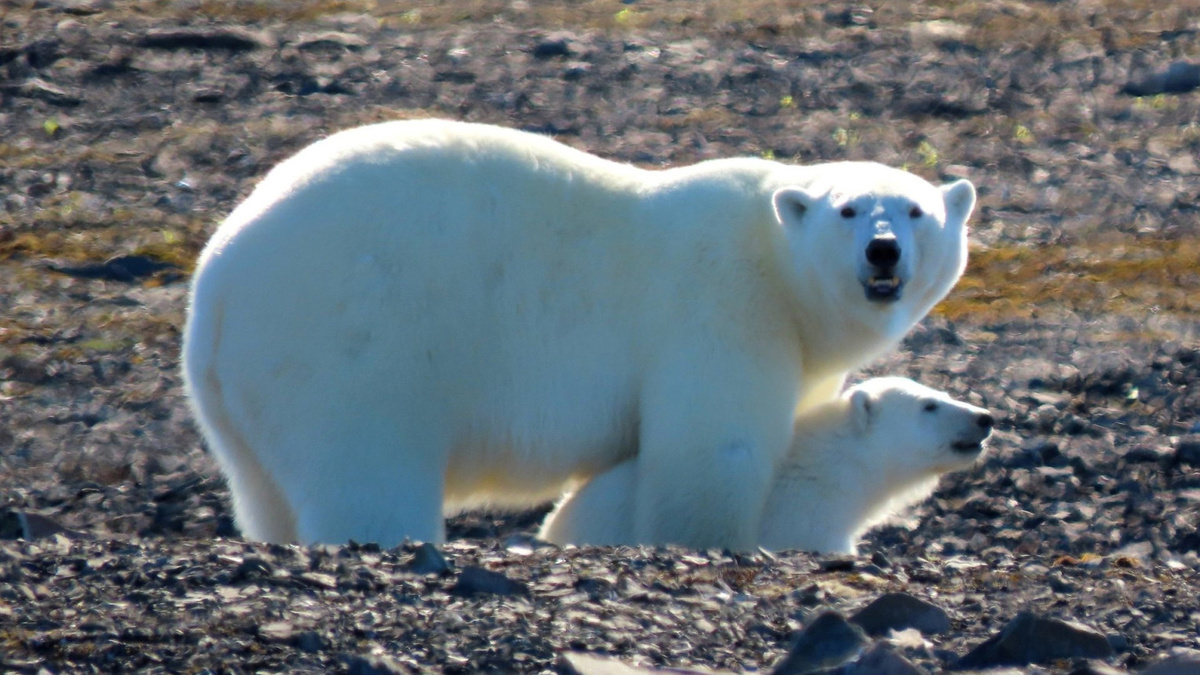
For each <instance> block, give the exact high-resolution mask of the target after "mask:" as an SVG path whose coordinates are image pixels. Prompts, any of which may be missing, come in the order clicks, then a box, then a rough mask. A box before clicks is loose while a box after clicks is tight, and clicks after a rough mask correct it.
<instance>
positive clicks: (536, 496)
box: [443, 420, 637, 513]
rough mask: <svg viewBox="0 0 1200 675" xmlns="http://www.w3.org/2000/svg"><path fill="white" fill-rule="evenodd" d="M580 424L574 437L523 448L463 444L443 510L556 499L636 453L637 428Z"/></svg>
mask: <svg viewBox="0 0 1200 675" xmlns="http://www.w3.org/2000/svg"><path fill="white" fill-rule="evenodd" d="M579 422H582V423H581V424H577V425H575V426H576V427H577V428H576V429H573V430H572V431H575V432H576V433H574V434H565V433H558V434H546V437H544V438H539V439H537V440H536V441H527V442H525V443H523V444H515V443H511V442H510V443H502V442H497V441H496V440H492V441H485V440H473V441H468V442H466V443H462V444H460V445H458V446H457V447H455V448H454V449H453V450H452V452H451V453H450V456H449V458H448V460H449V461H448V464H447V469H446V477H445V495H444V499H443V503H444V505H445V509H444V510H445V511H446V512H447V513H455V512H458V511H462V510H464V509H469V508H475V507H480V506H509V507H519V506H532V505H536V504H540V503H544V502H547V501H552V500H554V499H557V498H558V497H560V496H562V493H563V492H564V491H566V490H567V489H568V488H571V487H572V486H573V485H574V484H576V483H579V482H582V481H584V480H586V479H587V478H590V477H591V476H593V475H596V474H597V473H600V472H602V471H605V470H607V469H609V468H611V467H613V466H615V465H617V464H619V463H620V462H622V461H624V460H626V459H628V458H631V457H633V456H634V455H635V454H636V447H637V439H636V425H634V424H627V425H625V426H623V427H613V428H610V429H599V428H595V427H596V424H595V423H594V422H595V421H591V422H592V423H590V424H589V423H588V421H586V420H580V421H579ZM588 427H592V428H591V429H588ZM499 436H501V435H500V434H497V438H499Z"/></svg>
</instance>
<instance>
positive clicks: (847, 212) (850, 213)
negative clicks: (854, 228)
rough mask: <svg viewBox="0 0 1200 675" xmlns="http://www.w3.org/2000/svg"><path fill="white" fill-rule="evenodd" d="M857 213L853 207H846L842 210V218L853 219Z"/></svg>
mask: <svg viewBox="0 0 1200 675" xmlns="http://www.w3.org/2000/svg"><path fill="white" fill-rule="evenodd" d="M857 213H858V212H857V211H855V210H854V207H853V206H846V207H844V208H842V217H843V218H853V217H854V216H855V215H856V214H857Z"/></svg>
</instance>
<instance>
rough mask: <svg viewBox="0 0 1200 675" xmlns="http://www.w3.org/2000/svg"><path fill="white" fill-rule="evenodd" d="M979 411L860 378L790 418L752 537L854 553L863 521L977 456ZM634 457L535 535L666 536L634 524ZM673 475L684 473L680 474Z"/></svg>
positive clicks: (557, 539) (984, 424)
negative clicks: (785, 446) (786, 446)
mask: <svg viewBox="0 0 1200 675" xmlns="http://www.w3.org/2000/svg"><path fill="white" fill-rule="evenodd" d="M986 416H987V411H986V410H984V409H982V408H978V407H975V406H973V405H970V404H967V403H962V402H958V401H954V400H952V399H951V398H950V397H949V396H947V395H946V394H943V393H941V392H938V391H934V390H932V389H929V388H928V387H924V386H922V385H920V384H917V383H916V382H913V381H912V380H907V379H903V378H897V377H887V378H877V379H874V380H868V381H867V382H864V383H863V384H861V385H859V386H857V387H853V388H851V389H850V390H849V391H847V392H846V393H845V395H843V396H842V397H841V398H840V399H838V400H836V401H833V402H831V403H826V404H824V405H820V406H817V407H815V408H813V409H812V410H810V411H808V412H807V413H805V414H804V415H802V416H801V417H800V418H799V419H798V420H797V421H796V433H795V437H794V438H793V440H792V445H791V449H790V450H789V451H788V453H787V455H786V456H785V457H784V458H783V459H782V460H781V462H780V464H779V467H778V468H777V469H776V471H775V474H774V480H773V482H772V484H771V489H770V496H769V497H768V498H767V500H766V504H765V507H764V511H763V516H762V524H761V527H760V529H759V531H758V533H757V537H756V539H755V542H754V543H755V544H756V545H759V546H762V547H764V548H768V549H773V550H784V549H802V550H808V551H820V552H829V553H854V552H855V546H856V542H857V541H858V539H859V538H860V537H861V536H862V535H863V533H865V532H866V531H867V530H868V529H869V528H871V527H873V526H875V525H878V524H880V523H882V522H884V521H885V520H887V519H888V518H889V517H891V516H893V515H895V514H896V513H898V512H900V511H902V510H903V509H905V508H907V507H909V506H912V505H913V504H915V503H917V502H919V501H921V500H922V499H924V498H926V497H928V496H929V494H930V493H931V492H932V491H933V489H934V487H935V486H936V484H937V480H938V477H939V476H940V475H941V474H943V473H945V472H947V471H954V470H956V469H961V468H965V467H967V466H969V465H970V464H971V463H973V462H974V461H975V460H976V459H978V457H979V455H980V453H981V452H982V446H981V445H980V444H981V443H982V442H983V441H984V439H986V438H987V436H988V434H989V433H990V431H991V422H990V421H988V420H990V417H986ZM956 444H957V445H958V447H957V448H956V447H955V445H956ZM637 462H638V460H637V459H631V460H626V461H625V462H623V463H621V464H619V465H618V466H616V467H615V468H613V469H610V470H609V471H607V472H605V473H603V474H600V475H599V476H596V477H595V478H594V479H592V480H591V482H589V483H587V484H586V485H585V486H583V487H582V488H581V489H580V490H579V491H578V492H576V493H575V494H573V495H569V496H567V497H566V498H565V499H564V500H563V501H562V503H561V504H559V506H558V507H557V508H556V509H555V510H554V511H553V512H552V513H551V514H550V515H549V516H548V517H547V519H546V522H545V524H544V525H543V528H542V532H541V536H542V538H544V539H546V540H547V541H551V542H554V543H557V544H567V543H574V544H597V545H629V544H670V543H676V542H675V541H674V539H673V538H671V537H667V538H666V539H655V540H647V539H644V538H642V537H639V536H637V535H636V534H635V532H634V528H633V508H634V493H635V491H636V490H635V487H636V482H637V480H638V472H637ZM679 480H680V482H682V483H687V482H688V476H686V475H683V476H680V477H679ZM698 496H699V495H698ZM702 502H703V500H702V499H698V500H697V503H702ZM690 515H691V517H694V518H696V519H701V520H702V519H703V518H706V517H707V516H708V511H707V510H706V509H705V508H697V509H696V510H695V511H694V512H693V514H690Z"/></svg>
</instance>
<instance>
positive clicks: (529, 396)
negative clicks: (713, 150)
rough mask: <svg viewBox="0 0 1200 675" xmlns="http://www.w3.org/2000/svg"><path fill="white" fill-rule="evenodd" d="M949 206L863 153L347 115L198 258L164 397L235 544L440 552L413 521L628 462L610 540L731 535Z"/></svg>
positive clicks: (746, 540) (746, 522)
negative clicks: (195, 427)
mask: <svg viewBox="0 0 1200 675" xmlns="http://www.w3.org/2000/svg"><path fill="white" fill-rule="evenodd" d="M974 202H975V190H974V188H973V187H972V185H971V184H970V183H969V182H967V181H958V182H956V183H954V184H951V185H948V186H945V187H942V188H940V189H939V188H936V187H934V186H932V185H930V184H928V183H926V182H925V181H923V180H921V179H920V178H917V177H915V176H913V175H910V174H908V173H904V172H901V171H898V170H895V169H890V168H887V167H884V166H880V165H877V164H871V163H833V164H823V165H815V166H786V165H783V164H779V163H775V162H770V161H765V160H758V159H731V160H715V161H709V162H704V163H701V164H697V165H695V166H691V167H686V168H678V169H670V170H665V171H648V170H643V169H639V168H636V167H633V166H628V165H623V164H617V163H614V162H610V161H606V160H603V159H600V158H597V157H594V156H591V155H588V154H586V153H583V152H580V151H577V150H573V149H571V148H568V147H567V146H564V145H561V144H559V143H556V142H554V141H552V140H550V139H548V138H544V137H541V136H537V135H533V134H529V133H523V132H518V131H513V130H506V129H502V128H498V127H492V126H484V125H474V124H464V123H457V122H448V121H438V120H424V121H406V122H390V123H384V124H379V125H374V126H366V127H360V128H357V129H351V130H349V131H345V132H342V133H338V134H335V135H333V136H330V137H329V138H326V139H324V140H321V141H319V142H317V143H314V144H313V145H311V146H309V147H307V148H305V149H304V150H302V151H301V152H299V153H298V154H297V155H295V156H294V157H292V158H290V159H288V160H286V161H284V162H283V163H281V164H280V165H279V166H278V167H276V168H275V169H274V170H272V171H271V172H270V173H269V174H268V175H267V176H266V177H265V178H264V179H263V181H262V183H261V184H260V185H259V186H258V187H257V188H256V189H255V190H254V192H253V193H252V194H251V195H250V196H249V197H248V198H247V199H246V201H245V202H244V203H242V204H241V205H240V206H239V207H238V208H237V209H236V210H234V212H233V213H232V214H231V215H230V216H229V218H228V219H227V220H226V221H225V222H224V223H223V224H222V225H221V227H220V228H219V229H218V231H217V232H216V234H215V235H214V236H213V238H212V240H211V241H210V242H209V244H208V246H207V247H206V248H205V250H204V252H203V253H202V254H201V256H200V260H199V264H198V268H197V271H196V275H195V279H194V283H193V287H192V295H191V305H190V310H189V315H188V321H187V327H186V332H185V335H184V354H183V363H184V370H185V376H186V382H187V387H188V393H189V395H190V397H191V401H192V404H193V407H194V410H195V413H196V415H197V417H198V419H199V421H200V425H201V427H202V429H203V431H204V434H205V436H206V438H207V439H208V441H209V444H210V447H211V448H212V450H213V451H214V453H215V455H216V457H217V459H218V461H219V463H220V465H221V467H222V469H223V471H224V472H225V474H226V475H227V477H228V479H229V483H230V487H231V489H232V492H233V497H234V510H235V515H236V518H237V522H238V523H239V525H240V526H241V528H242V530H243V532H244V533H245V534H246V535H247V536H249V537H251V538H253V539H260V540H266V541H273V542H291V541H301V542H315V541H324V542H338V541H345V540H346V539H349V538H352V539H356V540H359V541H376V542H380V543H382V544H385V545H390V544H395V543H398V542H400V541H402V540H403V539H404V538H406V537H409V538H413V539H418V540H426V541H440V540H442V538H443V536H444V521H443V512H449V511H453V510H455V509H461V508H465V507H470V506H475V505H481V504H492V505H512V506H517V505H528V504H534V503H538V502H543V501H548V500H551V499H554V498H556V497H557V496H559V495H560V494H561V492H562V491H563V490H564V489H565V488H566V487H567V486H568V485H570V484H571V483H572V482H573V481H578V480H579V479H583V478H586V477H588V476H591V475H594V474H596V473H599V472H601V471H604V470H606V469H608V468H610V467H612V466H615V465H616V464H617V463H619V462H621V461H622V460H624V459H627V458H629V457H632V456H634V455H635V454H636V455H638V457H639V462H638V467H639V469H638V471H639V473H640V475H639V480H638V487H637V490H636V493H635V495H634V499H635V503H634V513H635V523H634V529H635V531H636V532H637V534H638V537H639V539H643V540H671V541H679V542H682V543H686V544H690V545H692V546H696V547H707V546H733V547H744V546H746V545H749V544H751V543H752V542H753V540H754V539H755V537H756V533H757V532H758V526H759V523H758V518H759V516H760V514H761V512H762V506H763V500H764V499H765V498H766V494H767V488H768V487H769V484H770V481H771V479H772V468H773V467H774V465H775V462H776V461H777V460H778V459H779V458H780V457H781V456H783V454H784V453H785V452H786V451H787V449H788V445H789V441H790V440H791V435H792V420H793V417H794V415H795V413H796V411H797V410H799V409H803V408H806V407H808V406H810V405H812V404H814V403H818V402H823V401H828V400H831V399H833V398H835V397H836V395H837V392H838V391H839V390H840V388H841V385H842V383H843V380H844V377H845V375H846V373H847V372H848V371H850V370H852V369H854V368H857V367H859V366H861V365H863V364H865V363H867V362H868V361H870V360H872V359H873V358H875V357H876V356H878V355H879V354H881V353H883V352H885V351H887V350H888V349H890V348H892V347H894V346H895V345H896V344H897V343H898V342H899V340H900V339H901V338H902V336H903V335H904V334H905V333H906V332H907V331H908V330H909V329H910V328H911V327H912V326H913V325H914V324H915V323H916V322H917V321H918V320H920V319H921V317H923V316H924V315H925V314H926V313H927V312H928V311H929V309H930V308H931V307H932V306H933V305H934V304H935V303H936V302H937V301H938V300H940V299H941V298H942V297H943V296H944V295H945V294H946V293H947V292H948V291H949V289H950V287H951V286H952V285H953V284H954V283H955V281H956V280H957V279H958V278H959V276H960V275H961V273H962V270H963V268H964V266H965V261H966V232H965V222H966V220H967V217H968V215H969V214H970V212H971V209H972V208H973V206H974ZM681 476H687V480H681V479H680V477H681Z"/></svg>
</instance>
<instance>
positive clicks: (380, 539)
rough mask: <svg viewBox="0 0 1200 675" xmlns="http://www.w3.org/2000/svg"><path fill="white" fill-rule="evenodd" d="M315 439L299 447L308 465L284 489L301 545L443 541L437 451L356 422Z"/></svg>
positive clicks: (440, 455)
mask: <svg viewBox="0 0 1200 675" xmlns="http://www.w3.org/2000/svg"><path fill="white" fill-rule="evenodd" d="M334 429H338V430H339V431H340V433H335V432H334V431H333V430H334ZM322 432H323V433H321V435H320V437H318V438H313V439H310V440H309V441H308V443H307V444H306V445H307V447H305V448H304V451H303V454H304V456H305V457H306V458H308V460H309V462H308V464H307V466H305V467H303V472H302V473H303V475H302V476H300V475H298V474H293V475H295V476H296V477H297V480H295V481H294V482H292V483H291V484H290V485H289V486H288V489H287V492H288V497H289V500H290V501H291V503H292V505H293V508H294V510H295V513H296V529H297V533H298V535H299V537H298V538H299V540H300V542H301V543H304V544H311V543H324V544H342V543H345V542H347V541H349V540H354V541H356V542H359V543H367V542H373V543H377V544H379V545H381V546H383V547H392V546H396V545H398V544H400V543H402V542H403V541H404V540H405V539H411V540H414V541H424V542H433V543H441V542H442V541H444V539H445V521H444V518H443V516H442V499H443V491H444V480H445V478H444V477H445V467H446V459H445V458H446V452H445V451H444V448H443V447H442V446H440V445H437V444H429V443H424V444H423V443H420V442H419V440H418V439H419V436H418V435H416V434H401V433H398V432H397V430H396V429H395V428H394V427H392V426H391V425H390V424H388V423H381V422H371V421H368V420H362V419H358V420H353V424H349V425H347V424H337V423H335V424H331V425H326V426H324V427H323V428H322ZM297 461H299V458H297ZM293 470H294V468H293Z"/></svg>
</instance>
